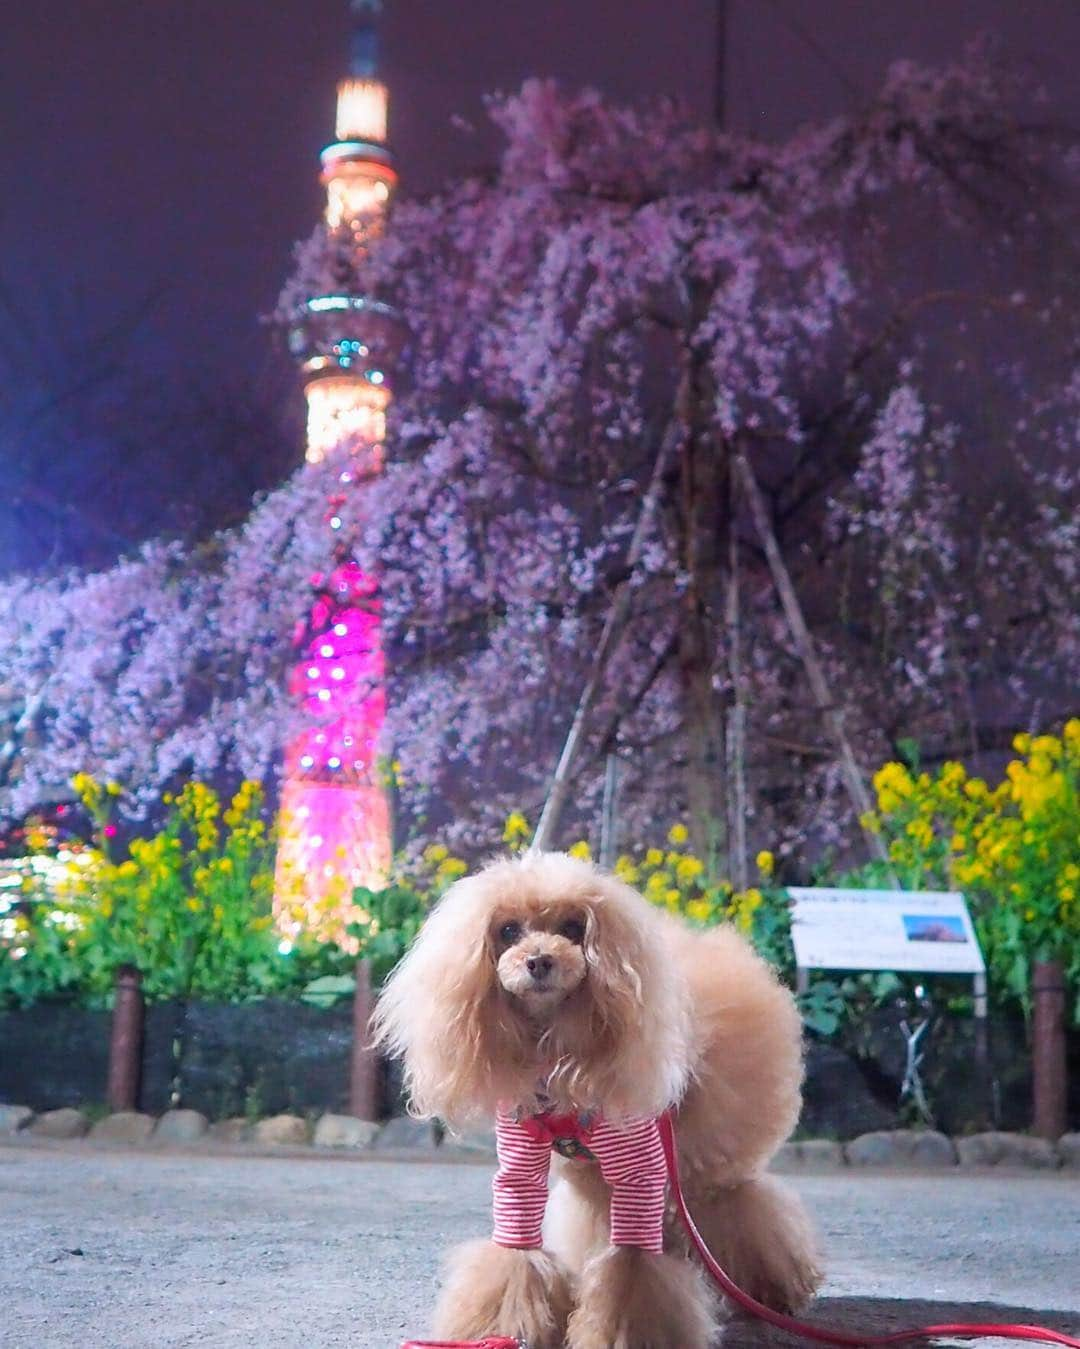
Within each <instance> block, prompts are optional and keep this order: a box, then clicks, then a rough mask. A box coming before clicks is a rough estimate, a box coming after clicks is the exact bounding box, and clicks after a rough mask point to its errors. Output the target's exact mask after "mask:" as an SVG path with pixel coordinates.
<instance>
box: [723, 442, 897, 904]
mask: <svg viewBox="0 0 1080 1349" xmlns="http://www.w3.org/2000/svg"><path fill="white" fill-rule="evenodd" d="M735 467H736V470H737V471H738V474H739V479H740V482H741V483H742V487H743V490H744V491H745V492H746V499H747V501H748V502H749V504H750V511H751V513H752V515H753V517H754V525H755V526H756V528H757V532H758V535H759V537H760V538H761V542H762V545H763V546H764V548H765V556H766V558H767V559H768V562H769V570H770V571H771V572H772V578H773V584H774V585H775V586H776V592H777V594H778V595H779V597H780V603H781V605H782V607H783V610H784V617H785V618H786V619H787V625H788V629H789V630H790V632H791V636H792V640H793V641H794V643H795V650H796V651H797V652H798V655H799V659H800V661H801V662H802V666H803V669H804V670H805V672H806V681H807V683H808V684H809V685H810V692H811V694H812V695H813V699H814V702H815V703H816V704H817V707H818V711H819V712H820V713H821V716H822V720H823V721H824V723H825V726H826V728H827V729H828V731H829V733H830V735H831V737H832V740H833V744H834V745H835V746H836V753H837V757H838V759H839V762H840V771H841V773H842V774H843V778H844V785H845V787H846V788H847V792H848V796H849V797H850V798H851V804H852V805H853V806H854V807H855V814H856V815H857V816H858V817H859V820H860V824H861V822H862V817H863V816H864V815H867V814H869V813H870V811H871V810H872V809H873V802H872V801H871V799H870V793H869V791H868V790H867V787H866V783H865V782H864V781H863V777H862V773H861V772H860V770H859V765H858V761H857V760H856V758H855V753H854V751H853V750H852V748H851V741H850V740H849V739H848V735H847V732H846V731H845V729H844V718H843V716H842V714H841V712H840V709H839V708H838V707H837V705H836V704H835V702H834V701H833V698H832V695H831V694H830V692H829V686H828V684H827V683H826V681H825V672H824V670H823V669H822V667H821V662H820V661H819V660H818V657H817V652H816V651H815V649H814V641H813V638H812V637H811V636H810V629H809V628H808V627H807V626H806V619H805V617H804V616H803V611H802V605H801V604H800V603H799V597H798V595H796V593H795V586H794V585H793V583H792V580H791V573H790V572H789V571H788V569H787V566H786V564H785V562H784V558H783V555H782V554H781V552H780V545H779V543H778V542H777V539H776V531H775V530H774V529H773V526H772V520H771V519H770V518H769V512H768V509H767V507H766V504H765V498H764V496H763V495H762V492H761V488H760V487H759V486H758V481H757V478H755V477H754V472H753V469H751V467H750V461H749V460H748V459H747V457H746V455H745V454H744V452H743V451H742V450H738V451H737V452H736V454H735ZM863 833H864V835H865V837H866V841H867V843H868V844H869V846H870V850H871V852H872V853H873V854H874V856H875V857H877V858H878V859H879V860H880V861H882V862H885V863H888V861H889V854H888V852H887V850H886V848H885V844H884V843H883V842H882V840H881V838H880V837H879V836H878V835H877V834H875V833H872V832H871V831H870V830H869V829H866V828H865V826H863ZM896 888H897V889H899V888H900V887H899V886H897V887H896Z"/></svg>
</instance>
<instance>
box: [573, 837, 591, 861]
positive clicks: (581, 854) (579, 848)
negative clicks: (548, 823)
mask: <svg viewBox="0 0 1080 1349" xmlns="http://www.w3.org/2000/svg"><path fill="white" fill-rule="evenodd" d="M567 852H568V853H569V854H570V856H571V857H577V858H579V859H580V860H581V861H583V862H588V861H590V860H591V859H592V851H591V849H590V848H589V845H588V843H586V841H585V840H584V839H579V840H578V842H577V843H575V844H574V845H573V846H572V847H570V848H568V849H567Z"/></svg>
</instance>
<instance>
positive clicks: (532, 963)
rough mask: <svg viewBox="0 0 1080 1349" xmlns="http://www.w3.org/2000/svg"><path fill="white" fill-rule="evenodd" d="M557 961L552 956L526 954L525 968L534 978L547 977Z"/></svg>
mask: <svg viewBox="0 0 1080 1349" xmlns="http://www.w3.org/2000/svg"><path fill="white" fill-rule="evenodd" d="M554 964H555V962H554V960H552V958H551V956H526V957H525V968H526V969H527V970H528V971H529V973H530V974H531V975H532V977H533V978H534V979H546V978H547V976H548V975H549V974H550V973H551V967H552V965H554Z"/></svg>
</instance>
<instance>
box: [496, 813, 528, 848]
mask: <svg viewBox="0 0 1080 1349" xmlns="http://www.w3.org/2000/svg"><path fill="white" fill-rule="evenodd" d="M502 836H503V842H504V843H519V842H521V841H523V840H524V839H527V838H528V837H529V822H528V820H527V819H526V818H525V816H524V815H523V814H522V813H521V811H520V810H512V811H511V812H510V814H509V815H507V817H506V823H505V824H504V825H503V834H502Z"/></svg>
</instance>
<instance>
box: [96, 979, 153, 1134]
mask: <svg viewBox="0 0 1080 1349" xmlns="http://www.w3.org/2000/svg"><path fill="white" fill-rule="evenodd" d="M144 1012H145V1007H144V1003H143V994H142V975H141V974H140V973H139V971H138V970H137V969H134V968H133V967H132V966H131V965H122V966H121V967H120V969H118V970H117V972H116V999H115V1002H114V1003H113V1014H112V1033H111V1035H110V1038H109V1081H108V1085H107V1087H106V1090H105V1101H106V1104H107V1105H108V1107H109V1109H110V1110H112V1111H117V1110H135V1109H137V1107H138V1100H139V1078H140V1075H141V1072H142V1048H143V1020H144Z"/></svg>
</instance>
